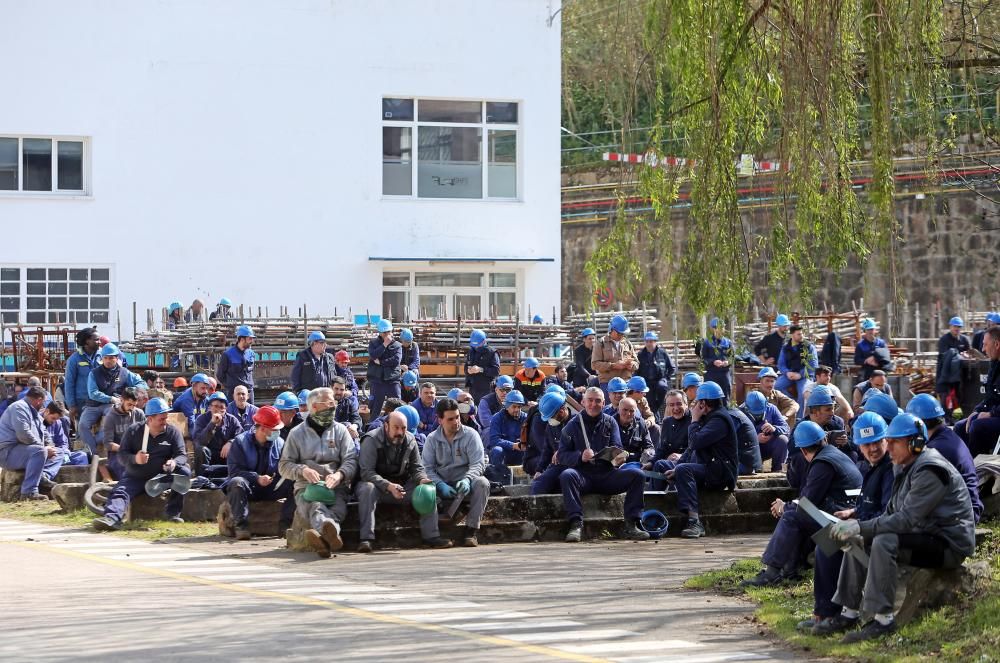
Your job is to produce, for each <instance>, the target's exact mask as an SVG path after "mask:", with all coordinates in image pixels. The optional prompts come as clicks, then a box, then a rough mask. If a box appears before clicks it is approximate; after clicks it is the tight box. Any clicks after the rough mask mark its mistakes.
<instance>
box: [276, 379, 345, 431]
mask: <svg viewBox="0 0 1000 663" xmlns="http://www.w3.org/2000/svg"><path fill="white" fill-rule="evenodd" d="M323 388H324V389H329V387H323ZM309 393H310V394H311V393H312V392H311V391H310V392H309ZM330 396H331V398H332V396H333V390H332V389H330ZM308 406H309V401H308V398H307V399H306V407H308ZM272 407H274V409H275V410H277V411H278V415H279V416H280V417H281V429H280V430H281V439H282V440H285V441H286V442H287V441H288V436H289V435H291V434H292V431H293V430H294V429H295V427H296V426H298V425H299V424H301V423H302V422H303V421H305V415H303V414H302V413H301V412H300V410H299V397H298V396H296V395H295V394H293V393H292V392H290V391H283V392H281V393H280V394H278V395H277V396H275V398H274V405H273V406H272ZM334 413H336V410H334ZM331 416H334V420H336V416H335V414H331ZM348 437H350V433H348Z"/></svg>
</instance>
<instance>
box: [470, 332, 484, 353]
mask: <svg viewBox="0 0 1000 663" xmlns="http://www.w3.org/2000/svg"><path fill="white" fill-rule="evenodd" d="M484 345H486V332H484V331H483V330H482V329H473V330H472V333H471V334H469V347H471V348H481V347H483V346H484Z"/></svg>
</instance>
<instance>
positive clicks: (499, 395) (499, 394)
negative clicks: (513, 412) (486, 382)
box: [473, 375, 514, 438]
mask: <svg viewBox="0 0 1000 663" xmlns="http://www.w3.org/2000/svg"><path fill="white" fill-rule="evenodd" d="M513 390H514V380H513V379H512V378H511V377H510V376H509V375H501V376H499V377H497V379H496V382H495V383H494V384H493V390H492V391H491V392H490V393H489V394H487V395H486V396H483V398H482V399H481V400H480V401H479V407H478V408H476V416H478V417H479V424H480V425H481V426H482V427H483V433H484V438H485V437H488V436H489V431H490V423H491V422H492V421H493V417H495V416H496V415H497V413H498V412H500V410H502V409H503V402H504V400H506V398H507V394H509V393H510V392H512V391H513ZM473 398H475V396H473Z"/></svg>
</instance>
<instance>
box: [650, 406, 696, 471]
mask: <svg viewBox="0 0 1000 663" xmlns="http://www.w3.org/2000/svg"><path fill="white" fill-rule="evenodd" d="M665 406H666V414H665V415H664V417H663V420H662V421H661V422H660V443H659V444H658V445H656V453H655V455H654V456H653V458H652V460H651V462H649V463H646V464H645V465H643V466H642V469H644V470H653V471H656V472H661V473H662V472H666V471H667V470H669V469H671V468H673V465H671V464H670V463H675V464H676V463H677V461H678V460H679V459H680V457H681V454H683V453H684V452H685V451H687V448H688V427H689V426H690V425H691V413H690V412H688V399H687V396H686V395H685V394H684V392H683V391H680V390H679V389H673V390H671V391H668V392H667V396H666V399H665ZM650 485H651V488H652V489H653V490H665V489H666V487H667V482H666V481H665V480H660V479H652V480H651V481H650Z"/></svg>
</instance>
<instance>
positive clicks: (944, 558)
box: [830, 414, 976, 643]
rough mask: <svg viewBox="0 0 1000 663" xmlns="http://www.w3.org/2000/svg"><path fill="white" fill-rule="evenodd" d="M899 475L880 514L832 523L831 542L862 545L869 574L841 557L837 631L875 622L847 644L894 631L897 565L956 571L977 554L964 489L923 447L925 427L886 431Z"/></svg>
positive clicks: (904, 418)
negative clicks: (866, 619) (869, 617)
mask: <svg viewBox="0 0 1000 663" xmlns="http://www.w3.org/2000/svg"><path fill="white" fill-rule="evenodd" d="M886 438H887V439H888V440H889V456H890V458H892V464H893V465H894V468H893V472H894V473H895V475H896V478H895V482H894V483H893V487H892V496H891V497H890V498H889V504H888V505H887V506H886V509H885V513H883V514H882V515H880V516H878V517H876V518H872V519H869V520H863V521H861V520H857V519H856V518H851V519H849V520H842V521H840V522H839V523H836V524H834V526H833V528H832V529H831V531H830V535H831V536H832V537H833V538H835V539H837V540H839V541H842V542H844V543H848V542H851V541H859V540H860V541H863V543H864V546H865V548H867V549H868V551H869V552H868V555H869V559H868V566H867V568H866V567H865V566H864V564H862V563H861V562H860V561H858V559H857V558H856V557H855V556H854V555H844V559H843V561H842V562H841V566H840V578H839V579H838V581H837V593H836V594H834V596H833V601H834V603H837V604H839V605H842V606H844V607H843V610H841V616H842V618H843V619H842V620H841V627H842V628H841V629H839V630H849V629H852V628H854V627H855V626H856V625H857V624H858V622H859V621H860V612H862V611H863V612H864V613H865V614H866V615H874V616H875V617H874V619H872V620H871V621H870V622H868V623H867V624H865V625H864V627H863V628H861V630H859V631H853V632H851V633H848V634H847V635H846V636H845V637H844V642H845V643H851V642H861V641H864V640H871V639H873V638H878V637H882V636H884V635H887V634H889V633H893V632H894V631H895V630H896V622H895V614H894V612H893V606H894V604H895V600H896V582H897V565H898V564H908V565H910V566H916V567H919V568H946V569H954V568H958V567H959V566H960V565H961V564H962V561H963V560H964V559H965V558H966V557H968V556H969V555H971V554H972V553H974V552H975V550H976V526H975V522H974V517H973V514H972V502H971V500H970V499H969V489H968V486H966V485H965V481H964V480H963V479H962V475H960V474H959V473H958V470H956V469H955V468H954V467H953V466H952V464H951V463H949V462H948V461H947V460H946V459H945V457H944V456H942V455H941V454H939V453H938V452H937V451H935V450H934V449H930V448H927V431H926V429H925V428H924V424H923V422H921V421H920V420H919V419H917V418H916V417H914V416H913V415H910V414H901V415H899V416H898V417H896V418H895V419H893V420H892V423H890V424H889V430H888V431H886Z"/></svg>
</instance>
